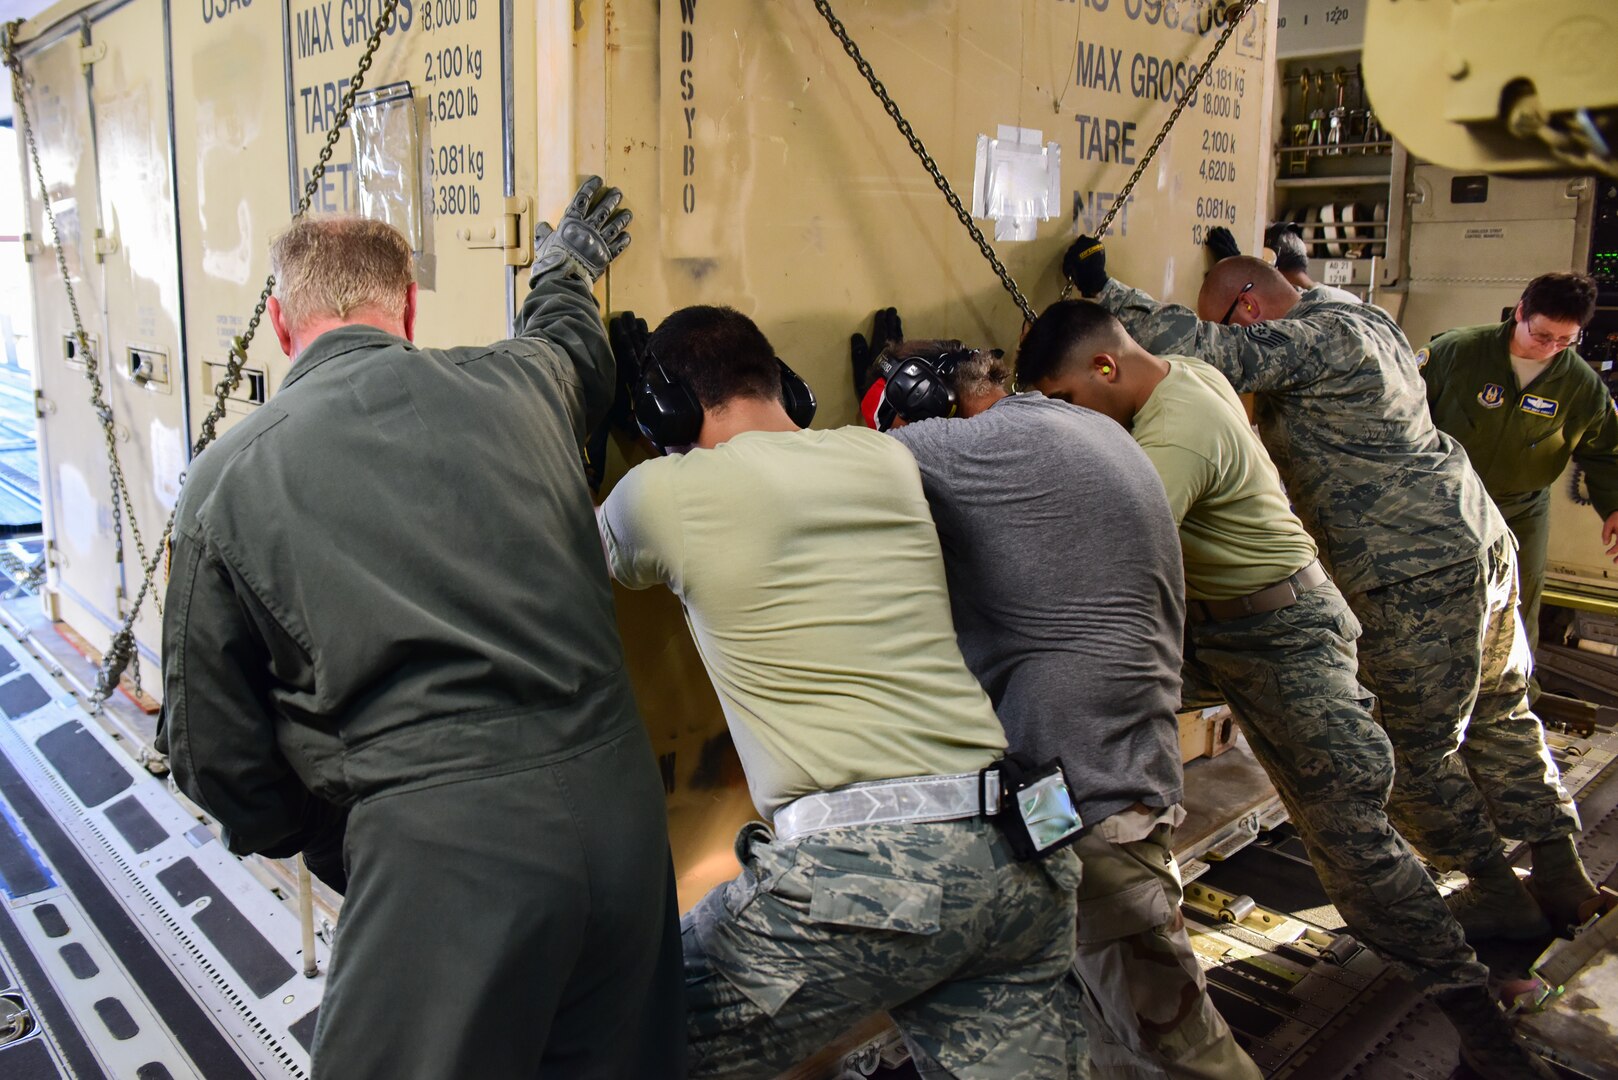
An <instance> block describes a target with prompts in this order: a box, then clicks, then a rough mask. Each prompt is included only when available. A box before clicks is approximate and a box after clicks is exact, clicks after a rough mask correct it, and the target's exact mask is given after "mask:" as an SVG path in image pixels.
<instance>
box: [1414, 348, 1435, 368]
mask: <svg viewBox="0 0 1618 1080" xmlns="http://www.w3.org/2000/svg"><path fill="white" fill-rule="evenodd" d="M1432 358H1433V350H1431V349H1429V348H1427V347H1426V346H1425V345H1423V346H1422V347H1421V348H1419V349H1417V350H1416V367H1417V368H1424V367H1426V366H1427V361H1429V360H1431V359H1432Z"/></svg>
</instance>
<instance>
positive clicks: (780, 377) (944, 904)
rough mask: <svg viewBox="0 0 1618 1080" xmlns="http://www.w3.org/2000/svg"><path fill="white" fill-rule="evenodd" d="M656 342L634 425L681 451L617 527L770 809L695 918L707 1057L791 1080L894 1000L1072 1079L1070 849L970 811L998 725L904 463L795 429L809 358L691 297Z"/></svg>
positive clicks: (961, 1035)
mask: <svg viewBox="0 0 1618 1080" xmlns="http://www.w3.org/2000/svg"><path fill="white" fill-rule="evenodd" d="M648 344H649V358H648V369H649V375H648V376H647V380H646V383H645V384H644V385H643V386H642V388H641V390H640V391H639V392H638V393H637V400H636V412H637V416H639V417H640V418H641V421H642V424H643V426H647V427H648V428H649V429H651V428H654V427H660V428H662V429H665V430H662V431H661V434H660V435H659V436H658V437H659V438H661V440H662V441H663V442H664V444H665V448H674V447H675V446H677V445H678V444H682V443H683V444H689V446H688V448H687V452H686V453H682V454H675V455H673V456H669V457H663V458H659V459H655V460H652V461H648V462H645V463H643V464H641V465H639V466H637V467H636V468H634V469H633V470H631V471H630V473H629V474H628V475H627V476H625V477H624V478H623V479H622V480H621V481H619V483H618V485H617V487H615V488H614V489H613V491H612V493H611V494H610V495H609V496H608V497H607V500H606V502H605V504H604V505H603V506H602V508H601V529H602V535H603V538H604V540H605V543H606V547H607V553H608V558H609V561H610V563H611V566H612V573H613V576H614V577H615V578H617V579H618V580H619V581H620V582H622V583H623V584H625V585H627V586H629V587H630V588H648V587H650V586H653V585H658V584H667V585H668V586H669V587H670V588H671V589H672V590H673V591H674V593H675V594H676V595H677V596H679V597H680V599H681V601H682V602H683V603H684V605H685V611H686V618H687V620H688V621H689V623H690V626H691V631H692V636H693V637H694V638H695V640H696V643H697V647H698V649H699V650H700V652H701V654H702V659H703V663H704V664H705V665H706V666H707V668H708V673H709V676H710V677H711V678H712V680H713V684H714V689H715V691H716V692H717V693H718V695H719V700H720V702H721V703H722V705H723V706H724V710H725V714H726V717H727V719H728V720H729V722H730V729H731V733H732V735H733V737H734V738H735V742H736V748H737V751H738V753H739V754H740V756H741V760H742V767H743V769H744V770H745V771H746V773H747V779H748V784H749V786H750V788H751V790H752V793H753V799H754V802H755V803H756V804H757V806H758V809H759V812H760V813H761V814H763V815H764V817H765V818H767V819H769V820H770V821H771V822H772V824H773V833H772V830H771V829H769V828H766V827H765V826H764V825H761V824H753V825H749V826H747V827H746V828H745V829H744V830H743V831H742V834H741V836H740V838H739V839H738V840H737V845H736V846H737V852H738V854H739V855H740V856H741V859H742V872H741V875H740V876H739V877H737V878H736V879H735V880H734V881H732V882H730V883H728V884H725V885H721V886H719V887H718V888H716V889H714V890H713V891H712V892H711V893H709V894H708V895H707V896H706V897H705V898H704V899H703V900H701V901H700V902H699V903H698V904H697V906H696V907H695V908H694V909H693V910H692V911H691V912H690V913H688V914H687V915H686V917H685V919H684V922H683V923H682V927H681V930H682V933H681V938H682V942H683V945H684V950H685V970H686V988H687V999H688V1005H689V1008H690V1019H689V1024H688V1028H689V1031H690V1036H691V1049H690V1053H689V1055H688V1064H689V1067H690V1076H691V1077H692V1078H693V1080H696V1078H705V1077H734V1078H742V1077H764V1076H774V1075H776V1074H777V1073H779V1072H781V1071H783V1070H785V1069H787V1068H790V1067H791V1066H792V1065H794V1064H796V1063H797V1062H799V1061H800V1060H801V1059H803V1058H804V1057H806V1056H808V1055H809V1054H810V1053H813V1052H814V1051H815V1050H817V1049H819V1048H820V1047H821V1046H823V1045H824V1044H825V1043H827V1042H829V1041H831V1040H832V1039H834V1038H835V1037H837V1036H838V1035H840V1034H842V1033H843V1032H844V1031H846V1030H847V1029H848V1028H849V1027H850V1026H852V1025H853V1024H855V1023H856V1022H858V1021H859V1020H861V1019H863V1018H865V1017H866V1016H868V1015H870V1014H871V1013H874V1012H879V1011H882V1010H886V1011H887V1012H888V1013H889V1014H890V1015H891V1016H892V1017H893V1019H894V1021H895V1023H897V1024H898V1026H899V1028H900V1030H901V1031H902V1032H903V1033H904V1035H905V1038H906V1041H907V1042H908V1044H909V1046H910V1049H911V1053H912V1055H913V1056H914V1057H915V1058H916V1059H918V1062H919V1063H920V1064H921V1066H922V1072H923V1073H924V1074H927V1075H932V1074H933V1073H934V1072H936V1073H937V1074H938V1075H944V1076H950V1077H954V1078H957V1080H1022V1078H1030V1080H1067V1078H1068V1077H1069V1076H1070V1075H1078V1073H1077V1069H1078V1068H1079V1067H1080V1066H1079V1063H1078V1062H1076V1061H1075V1060H1073V1059H1074V1057H1075V1049H1076V1048H1075V1047H1072V1046H1070V1045H1069V1033H1068V1031H1067V1028H1066V1026H1065V1024H1064V1017H1063V1015H1062V1010H1061V1009H1060V1008H1059V1004H1060V1002H1061V1000H1062V999H1061V997H1060V995H1061V994H1062V982H1063V978H1064V976H1065V975H1066V972H1067V969H1068V966H1069V965H1070V964H1071V962H1072V959H1073V949H1074V941H1073V918H1074V899H1073V895H1074V888H1075V887H1076V885H1077V884H1078V859H1077V857H1076V856H1075V855H1074V854H1073V853H1072V852H1071V851H1066V850H1062V851H1057V852H1055V853H1054V854H1052V855H1049V856H1047V857H1046V858H1045V859H1044V860H1042V861H1039V862H1018V861H1016V860H1015V859H1014V857H1013V855H1012V852H1011V849H1010V846H1009V845H1008V843H1007V842H1006V840H1005V838H1004V837H1003V836H1001V834H1000V832H999V831H998V828H997V826H996V824H995V823H993V822H991V821H989V820H987V819H986V818H985V817H984V816H983V815H982V813H981V812H980V810H981V807H982V802H981V801H980V800H981V799H982V797H983V796H982V794H981V792H980V788H979V773H980V771H981V770H983V769H984V768H985V767H987V766H989V765H991V764H992V763H994V762H995V761H996V760H997V759H999V758H1000V757H1001V756H1002V755H1003V753H1004V749H1005V733H1004V731H1003V730H1002V729H1001V727H1000V723H999V721H998V720H997V719H996V718H995V715H994V710H993V707H992V706H991V705H990V704H989V699H988V696H987V695H986V694H985V693H984V692H983V689H982V688H981V687H980V686H979V685H978V682H977V680H976V679H974V678H973V676H972V673H971V672H970V671H968V670H967V667H966V662H965V661H964V660H963V659H962V656H961V651H960V648H959V646H958V645H957V644H956V640H955V628H954V624H953V623H952V621H951V618H950V607H949V595H948V591H947V587H946V584H945V579H944V563H943V557H942V553H941V551H940V549H939V542H938V534H937V532H936V530H935V529H934V527H933V520H932V517H931V515H930V514H929V512H928V508H927V500H926V497H925V496H924V495H923V493H922V486H921V476H920V474H919V472H918V471H917V468H916V463H915V461H914V460H913V459H912V458H911V456H910V454H909V452H908V451H906V450H905V448H904V447H902V446H900V445H899V444H898V443H896V442H894V441H893V440H892V439H890V438H888V437H887V436H885V435H881V434H878V433H877V432H874V431H866V430H864V429H861V428H842V429H840V430H835V431H806V430H801V429H800V427H799V423H797V422H794V420H793V418H792V416H791V415H790V414H789V413H788V412H787V410H786V406H785V402H784V391H785V390H786V388H787V387H789V386H792V385H794V384H793V383H792V382H791V380H795V378H796V377H795V376H792V375H791V374H790V372H788V371H786V369H785V368H784V365H782V364H781V362H780V361H779V360H777V359H776V358H775V353H774V351H773V350H772V349H771V347H770V343H769V341H768V340H766V339H765V337H764V335H763V334H761V333H760V332H759V330H758V328H757V327H756V326H754V325H753V323H752V321H751V320H749V319H748V318H747V317H746V316H744V315H741V314H740V313H738V312H736V311H732V310H730V309H728V308H712V307H698V308H686V309H683V310H681V311H677V312H675V313H674V314H673V315H670V316H669V317H668V319H666V320H665V321H664V322H663V324H662V326H660V327H659V328H658V329H657V332H656V333H654V334H653V335H652V336H651V339H650V341H649V343H648ZM653 358H655V359H653ZM799 400H801V397H800V398H799ZM682 416H684V417H686V418H688V419H689V423H683V422H681V421H679V419H678V418H680V417H682ZM800 419H803V417H801V416H800ZM681 427H684V429H685V430H684V432H683V434H675V432H676V430H677V429H679V428H681Z"/></svg>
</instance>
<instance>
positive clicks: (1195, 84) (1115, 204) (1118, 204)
mask: <svg viewBox="0 0 1618 1080" xmlns="http://www.w3.org/2000/svg"><path fill="white" fill-rule="evenodd" d="M1256 3H1258V0H1237V2H1236V3H1235V4H1233V5H1232V6H1230V7H1228V8H1226V9H1225V32H1224V33H1222V34H1220V35H1219V40H1218V41H1216V42H1214V47H1213V51H1212V52H1210V53H1209V54H1208V58H1207V59H1206V60H1204V61H1203V62H1202V64H1201V65H1200V66H1199V67H1198V68H1197V70H1196V72H1195V73H1194V74H1193V75H1192V76H1191V80H1190V82H1188V83H1186V86H1185V93H1183V94H1181V95H1180V100H1179V101H1177V102H1175V104H1174V111H1173V112H1171V113H1169V118H1168V119H1167V120H1165V121H1163V127H1162V128H1161V129H1160V130H1159V131H1158V133H1157V138H1155V139H1153V140H1152V145H1151V146H1149V147H1147V148H1146V153H1145V154H1143V155H1141V159H1140V163H1139V164H1137V165H1136V166H1135V171H1134V172H1132V173H1130V174H1129V179H1128V180H1126V181H1124V186H1123V188H1122V189H1121V190H1120V191H1119V192H1118V196H1117V198H1115V199H1113V200H1112V206H1111V208H1109V209H1108V210H1107V213H1106V215H1105V216H1104V217H1102V219H1101V224H1099V225H1097V226H1096V231H1095V238H1096V239H1097V240H1104V239H1106V236H1107V230H1109V229H1111V228H1112V221H1113V219H1114V218H1116V217H1117V216H1118V212H1119V211H1120V210H1122V209H1123V208H1124V205H1125V203H1127V202H1128V201H1129V196H1130V194H1131V193H1133V192H1134V190H1135V185H1136V184H1138V183H1140V178H1141V177H1142V176H1143V175H1145V173H1146V167H1147V166H1148V165H1150V164H1151V163H1152V159H1153V158H1154V157H1156V156H1157V151H1158V148H1159V147H1161V146H1162V145H1163V140H1164V139H1166V138H1168V137H1169V132H1171V131H1173V130H1174V125H1175V124H1176V123H1177V122H1178V121H1179V119H1180V114H1181V113H1183V112H1185V110H1186V107H1187V106H1189V105H1190V104H1191V103H1192V102H1193V101H1195V100H1196V99H1197V90H1198V89H1199V88H1200V87H1201V86H1202V80H1203V79H1205V78H1207V76H1208V72H1209V71H1210V70H1212V68H1213V65H1214V61H1215V60H1218V59H1219V54H1220V52H1221V51H1223V49H1224V48H1225V43H1226V42H1227V41H1229V40H1230V38H1231V35H1232V34H1234V33H1235V32H1236V28H1237V27H1238V26H1240V25H1241V21H1242V20H1243V19H1244V18H1246V17H1247V13H1248V11H1249V10H1251V9H1252V7H1253V5H1254V4H1256ZM1072 291H1073V282H1071V281H1069V282H1066V283H1065V284H1064V285H1063V286H1062V299H1063V300H1066V299H1067V298H1068V295H1069V294H1070V293H1072Z"/></svg>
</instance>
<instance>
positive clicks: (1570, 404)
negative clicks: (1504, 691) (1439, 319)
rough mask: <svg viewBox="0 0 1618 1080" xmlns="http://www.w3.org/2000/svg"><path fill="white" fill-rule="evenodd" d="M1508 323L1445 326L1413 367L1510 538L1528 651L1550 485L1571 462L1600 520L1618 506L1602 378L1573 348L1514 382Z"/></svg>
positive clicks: (1616, 466)
mask: <svg viewBox="0 0 1618 1080" xmlns="http://www.w3.org/2000/svg"><path fill="white" fill-rule="evenodd" d="M1516 326H1517V323H1516V321H1515V320H1513V319H1508V320H1506V321H1505V322H1503V323H1498V324H1490V325H1487V326H1468V327H1465V328H1463V329H1460V330H1451V331H1449V332H1448V333H1445V334H1440V335H1439V336H1438V337H1436V338H1434V339H1433V340H1432V343H1431V344H1429V345H1428V346H1427V348H1425V349H1422V350H1421V351H1420V352H1419V353H1417V354H1416V362H1417V363H1418V364H1420V365H1421V373H1422V375H1423V377H1425V378H1426V380H1427V407H1428V408H1429V409H1430V410H1431V411H1432V416H1433V423H1434V424H1437V425H1438V427H1439V429H1440V430H1442V431H1447V432H1449V434H1451V435H1453V436H1454V437H1455V441H1456V442H1459V443H1460V444H1461V445H1462V446H1463V447H1465V448H1466V454H1467V457H1469V458H1471V459H1472V467H1473V468H1474V469H1476V470H1477V471H1478V475H1479V476H1481V477H1482V478H1483V486H1484V487H1486V488H1488V490H1489V494H1490V495H1491V496H1492V497H1493V498H1494V501H1495V505H1496V506H1498V507H1499V508H1500V513H1501V514H1502V515H1504V517H1505V519H1506V524H1507V525H1509V526H1510V527H1511V531H1512V533H1513V534H1515V535H1516V537H1517V573H1518V580H1519V582H1520V589H1519V592H1520V594H1521V603H1522V617H1523V623H1524V625H1525V627H1526V629H1527V630H1528V640H1529V644H1530V646H1532V647H1537V646H1538V645H1539V599H1540V594H1541V593H1542V592H1543V591H1544V589H1545V552H1546V546H1547V544H1548V542H1549V539H1550V486H1551V485H1552V484H1554V483H1555V482H1556V480H1557V478H1558V477H1559V476H1561V475H1562V472H1563V470H1565V469H1566V468H1567V463H1568V459H1569V458H1571V459H1572V460H1574V461H1576V462H1578V463H1579V466H1580V467H1581V468H1582V469H1583V470H1584V475H1585V480H1586V482H1587V483H1588V485H1589V488H1590V500H1591V502H1592V503H1593V504H1594V506H1595V510H1596V513H1597V514H1599V515H1600V516H1601V518H1602V520H1605V519H1606V517H1607V515H1609V514H1611V513H1612V512H1613V511H1614V510H1618V414H1615V413H1614V411H1613V403H1612V395H1611V394H1609V393H1608V392H1607V387H1606V384H1605V383H1603V382H1602V381H1601V376H1600V375H1598V374H1596V371H1595V369H1594V368H1592V367H1591V366H1590V365H1589V364H1588V363H1587V362H1586V361H1585V359H1584V358H1583V357H1582V356H1580V355H1579V354H1578V352H1577V350H1575V349H1563V350H1562V351H1561V352H1559V353H1557V354H1556V356H1554V357H1552V358H1551V359H1550V360H1549V361H1547V362H1546V364H1545V367H1544V369H1543V370H1542V371H1541V372H1540V373H1539V374H1538V375H1537V376H1535V377H1534V379H1533V381H1532V382H1530V383H1529V384H1528V385H1527V386H1519V385H1518V384H1517V373H1516V372H1515V371H1514V370H1513V369H1512V366H1511V335H1512V332H1513V331H1514V330H1515V329H1516ZM1590 527H1591V528H1592V529H1594V528H1597V527H1598V526H1597V525H1594V524H1592V525H1591V526H1590Z"/></svg>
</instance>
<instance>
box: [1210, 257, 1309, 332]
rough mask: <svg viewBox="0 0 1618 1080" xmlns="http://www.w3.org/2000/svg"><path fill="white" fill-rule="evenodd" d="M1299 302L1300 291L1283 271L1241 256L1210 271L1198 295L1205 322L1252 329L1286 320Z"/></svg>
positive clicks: (1262, 261)
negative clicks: (1253, 326) (1260, 323)
mask: <svg viewBox="0 0 1618 1080" xmlns="http://www.w3.org/2000/svg"><path fill="white" fill-rule="evenodd" d="M1297 303H1298V290H1297V289H1296V288H1295V287H1294V286H1293V285H1292V283H1291V282H1289V281H1287V279H1286V278H1284V277H1282V276H1281V272H1280V271H1279V270H1277V269H1276V268H1275V267H1273V266H1271V265H1270V264H1269V263H1267V262H1265V261H1264V260H1263V259H1255V258H1254V257H1253V256H1251V255H1237V256H1236V257H1235V258H1231V259H1221V260H1219V261H1218V262H1216V263H1214V267H1213V269H1212V270H1210V271H1208V276H1207V277H1206V278H1204V279H1203V281H1202V292H1201V293H1199V294H1198V296H1197V316H1198V317H1199V318H1201V319H1202V320H1203V321H1204V322H1221V321H1223V322H1228V323H1230V325H1232V326H1251V325H1252V324H1254V323H1259V322H1264V321H1265V320H1266V319H1280V318H1284V317H1285V316H1286V314H1287V313H1288V312H1289V311H1291V310H1292V309H1293V307H1294V306H1296V304H1297ZM1227 312H1228V313H1229V315H1228V317H1227V315H1226V313H1227Z"/></svg>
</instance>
